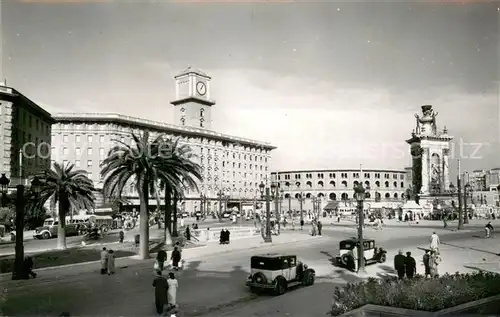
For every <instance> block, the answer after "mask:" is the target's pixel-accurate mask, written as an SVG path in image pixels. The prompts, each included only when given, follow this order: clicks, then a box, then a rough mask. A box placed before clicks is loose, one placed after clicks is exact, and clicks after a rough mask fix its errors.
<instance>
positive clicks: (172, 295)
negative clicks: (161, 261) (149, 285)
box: [167, 272, 179, 309]
mask: <svg viewBox="0 0 500 317" xmlns="http://www.w3.org/2000/svg"><path fill="white" fill-rule="evenodd" d="M167 283H168V306H169V308H170V309H172V308H174V307H177V289H178V288H179V282H178V281H177V279H176V278H175V274H174V273H172V272H170V273H168V280H167Z"/></svg>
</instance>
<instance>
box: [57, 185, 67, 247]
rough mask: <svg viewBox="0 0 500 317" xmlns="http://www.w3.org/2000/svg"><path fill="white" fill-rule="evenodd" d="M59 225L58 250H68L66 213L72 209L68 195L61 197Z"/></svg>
mask: <svg viewBox="0 0 500 317" xmlns="http://www.w3.org/2000/svg"><path fill="white" fill-rule="evenodd" d="M59 198H60V199H59V208H58V209H59V214H58V216H59V224H58V225H57V248H58V249H59V250H64V249H66V248H67V245H66V213H67V212H68V209H69V207H70V204H69V201H68V195H67V194H66V193H61V194H60V197H59Z"/></svg>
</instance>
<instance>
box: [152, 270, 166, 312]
mask: <svg viewBox="0 0 500 317" xmlns="http://www.w3.org/2000/svg"><path fill="white" fill-rule="evenodd" d="M153 287H154V288H155V307H156V312H157V313H158V314H163V308H164V307H165V305H166V304H168V282H167V279H166V278H164V277H163V276H162V274H161V271H157V272H156V278H155V279H154V281H153Z"/></svg>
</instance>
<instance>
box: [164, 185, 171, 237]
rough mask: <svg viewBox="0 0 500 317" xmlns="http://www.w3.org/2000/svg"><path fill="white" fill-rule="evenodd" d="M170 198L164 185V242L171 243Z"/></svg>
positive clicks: (168, 190)
mask: <svg viewBox="0 0 500 317" xmlns="http://www.w3.org/2000/svg"><path fill="white" fill-rule="evenodd" d="M171 208H172V200H171V196H170V189H169V188H168V186H165V229H164V230H165V244H167V245H171V244H172V209H171Z"/></svg>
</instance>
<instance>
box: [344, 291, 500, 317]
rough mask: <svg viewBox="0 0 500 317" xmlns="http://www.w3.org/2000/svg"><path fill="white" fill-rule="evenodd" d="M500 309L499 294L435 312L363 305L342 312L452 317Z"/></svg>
mask: <svg viewBox="0 0 500 317" xmlns="http://www.w3.org/2000/svg"><path fill="white" fill-rule="evenodd" d="M499 311H500V295H497V296H492V297H488V298H483V299H480V300H477V301H473V302H470V303H465V304H462V305H458V306H455V307H450V308H446V309H443V310H440V311H437V312H426V311H421V310H411V309H404V308H396V307H388V306H378V305H365V306H363V307H360V308H358V309H355V310H353V311H350V312H347V313H345V314H342V315H341V316H344V317H347V316H349V317H375V316H377V317H400V316H401V317H403V316H406V317H424V316H425V317H452V316H457V315H461V316H478V315H484V314H487V315H495V316H496V315H498V314H499Z"/></svg>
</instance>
